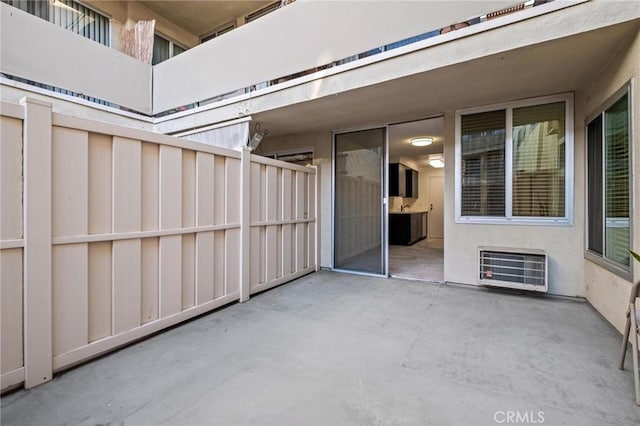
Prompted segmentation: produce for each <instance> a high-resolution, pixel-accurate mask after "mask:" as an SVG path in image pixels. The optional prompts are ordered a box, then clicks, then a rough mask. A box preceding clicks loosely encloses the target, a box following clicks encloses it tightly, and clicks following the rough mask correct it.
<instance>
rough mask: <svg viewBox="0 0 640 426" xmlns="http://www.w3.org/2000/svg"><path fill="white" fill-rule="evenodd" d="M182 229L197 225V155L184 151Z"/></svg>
mask: <svg viewBox="0 0 640 426" xmlns="http://www.w3.org/2000/svg"><path fill="white" fill-rule="evenodd" d="M181 204H182V227H183V228H188V227H191V226H195V224H196V153H195V152H194V151H188V150H183V151H182V202H181Z"/></svg>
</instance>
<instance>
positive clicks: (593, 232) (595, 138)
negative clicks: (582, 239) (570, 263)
mask: <svg viewBox="0 0 640 426" xmlns="http://www.w3.org/2000/svg"><path fill="white" fill-rule="evenodd" d="M587 156H588V158H587V174H588V177H587V179H588V180H587V185H588V187H587V197H588V200H587V203H588V204H587V208H588V211H587V213H588V216H589V217H588V221H589V223H588V225H587V226H588V228H587V229H588V231H589V236H588V246H587V249H589V250H591V251H592V252H595V253H598V254H602V253H603V244H602V115H599V116H598V117H597V118H596V119H594V120H593V121H592V122H591V123H589V126H588V127H587Z"/></svg>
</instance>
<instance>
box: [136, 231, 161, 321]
mask: <svg viewBox="0 0 640 426" xmlns="http://www.w3.org/2000/svg"><path fill="white" fill-rule="evenodd" d="M158 250H159V239H158V238H145V239H143V240H142V271H141V283H142V289H141V306H140V314H141V322H142V324H146V323H148V322H150V321H153V320H157V319H158V288H159V280H158V269H159V267H158Z"/></svg>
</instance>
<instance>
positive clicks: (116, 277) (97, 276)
mask: <svg viewBox="0 0 640 426" xmlns="http://www.w3.org/2000/svg"><path fill="white" fill-rule="evenodd" d="M0 107H1V109H0V115H1V117H0V120H1V122H0V131H1V145H0V170H1V172H0V195H1V202H2V209H1V212H2V213H1V214H2V216H1V217H0V219H1V220H0V268H1V269H0V278H1V282H0V290H1V294H0V297H1V309H2V310H1V312H2V314H1V315H2V317H1V321H2V322H1V333H2V337H1V338H2V341H1V348H0V349H1V354H0V355H1V358H2V365H1V374H2V376H1V378H2V389H5V388H7V387H10V386H14V385H17V384H20V383H21V382H24V385H25V387H27V388H28V387H32V386H36V385H38V384H40V383H43V382H46V381H48V380H50V379H51V377H52V374H53V373H54V372H56V371H59V370H61V369H65V368H68V367H70V366H73V365H75V364H78V363H80V362H83V361H85V360H87V359H90V358H92V357H95V356H97V355H100V354H102V353H104V352H106V351H109V350H112V349H114V348H117V347H119V346H122V345H124V344H126V343H128V342H131V341H133V340H135V339H139V338H140V337H143V336H145V335H148V334H150V333H154V332H156V331H158V330H161V329H163V328H165V327H168V326H171V325H174V324H176V323H178V322H181V321H184V320H186V319H189V318H192V317H194V316H196V315H199V314H202V313H204V312H207V311H210V310H212V309H215V308H217V307H220V306H222V305H225V304H228V303H231V302H234V301H237V300H240V301H245V300H247V299H248V298H249V296H250V294H253V293H256V292H259V291H263V290H266V289H268V288H271V287H273V286H275V285H278V284H282V283H284V282H287V281H290V280H292V279H295V278H297V277H300V276H302V275H304V274H307V273H310V272H313V271H315V270H316V269H317V266H318V262H317V257H316V254H317V252H318V250H317V246H316V244H317V221H316V217H317V216H316V206H317V204H316V195H317V186H316V185H317V182H318V179H317V176H316V169H315V168H310V167H301V166H296V165H292V164H288V163H284V162H281V161H275V160H270V159H266V158H263V157H259V156H255V155H252V154H251V153H250V152H249V151H246V150H245V151H242V152H238V151H231V150H227V149H223V148H218V147H213V146H209V145H204V144H199V143H195V142H190V141H185V140H183V139H178V138H174V137H170V136H165V135H160V134H155V133H150V132H145V131H141V130H135V129H131V128H125V127H118V126H114V125H111V124H106V123H101V122H95V121H90V120H86V119H82V118H78V117H71V116H67V115H63V114H58V113H52V112H51V105H50V104H47V103H45V102H40V101H37V100H34V99H25V100H23V102H22V105H15V104H8V103H2V104H1V105H0Z"/></svg>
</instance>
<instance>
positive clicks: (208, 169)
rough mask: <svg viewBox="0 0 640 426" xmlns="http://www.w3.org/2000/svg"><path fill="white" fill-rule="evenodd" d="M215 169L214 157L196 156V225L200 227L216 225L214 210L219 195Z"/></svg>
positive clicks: (206, 155) (199, 153) (209, 155)
mask: <svg viewBox="0 0 640 426" xmlns="http://www.w3.org/2000/svg"><path fill="white" fill-rule="evenodd" d="M214 167H215V157H214V156H213V155H211V154H206V153H204V152H198V153H197V154H196V175H197V177H196V194H197V197H196V223H197V224H198V226H202V225H213V224H214V211H213V208H214V203H215V201H216V195H217V194H216V192H215V185H214ZM218 195H219V193H218ZM220 198H221V197H220Z"/></svg>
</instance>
